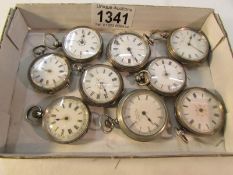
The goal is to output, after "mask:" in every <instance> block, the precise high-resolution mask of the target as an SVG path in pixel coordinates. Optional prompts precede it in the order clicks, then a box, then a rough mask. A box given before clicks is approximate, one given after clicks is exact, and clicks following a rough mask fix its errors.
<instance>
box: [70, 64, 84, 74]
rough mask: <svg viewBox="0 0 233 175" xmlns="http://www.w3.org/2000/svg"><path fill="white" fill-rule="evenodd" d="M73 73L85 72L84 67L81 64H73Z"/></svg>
mask: <svg viewBox="0 0 233 175" xmlns="http://www.w3.org/2000/svg"><path fill="white" fill-rule="evenodd" d="M72 71H75V72H83V71H84V67H83V65H81V64H78V63H74V64H72Z"/></svg>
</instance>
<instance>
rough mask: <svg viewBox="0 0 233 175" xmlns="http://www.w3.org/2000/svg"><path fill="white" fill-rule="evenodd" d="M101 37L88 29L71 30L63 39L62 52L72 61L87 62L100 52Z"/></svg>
mask: <svg viewBox="0 0 233 175" xmlns="http://www.w3.org/2000/svg"><path fill="white" fill-rule="evenodd" d="M102 45H103V43H102V37H101V35H100V34H99V33H98V32H97V31H95V30H93V29H91V28H88V27H77V28H75V29H73V30H71V31H70V32H69V33H68V34H67V35H66V36H65V39H64V42H63V50H64V52H65V53H66V54H67V55H68V56H69V58H71V59H72V60H73V61H77V62H82V61H89V60H91V59H92V58H94V57H97V56H99V55H100V54H101V52H102Z"/></svg>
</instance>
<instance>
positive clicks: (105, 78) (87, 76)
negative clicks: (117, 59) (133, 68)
mask: <svg viewBox="0 0 233 175" xmlns="http://www.w3.org/2000/svg"><path fill="white" fill-rule="evenodd" d="M122 90H123V80H122V77H121V75H120V74H119V73H118V72H117V71H116V70H114V69H113V68H112V67H110V66H107V65H100V64H99V65H95V66H91V67H89V68H87V70H86V71H85V72H84V73H83V75H82V78H81V94H82V95H83V96H84V98H85V99H86V100H87V101H88V102H90V103H91V104H94V105H106V104H109V103H112V102H114V101H115V100H116V99H117V98H118V97H119V96H120V94H121V92H122Z"/></svg>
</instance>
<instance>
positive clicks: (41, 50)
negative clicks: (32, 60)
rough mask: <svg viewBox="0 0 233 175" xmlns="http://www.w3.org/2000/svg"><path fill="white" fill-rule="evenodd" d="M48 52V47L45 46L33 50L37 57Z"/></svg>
mask: <svg viewBox="0 0 233 175" xmlns="http://www.w3.org/2000/svg"><path fill="white" fill-rule="evenodd" d="M46 50H47V47H46V46H45V45H39V46H36V47H34V48H33V50H32V52H33V54H34V56H35V57H38V56H41V55H44V53H45V51H46Z"/></svg>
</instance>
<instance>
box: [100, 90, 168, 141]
mask: <svg viewBox="0 0 233 175" xmlns="http://www.w3.org/2000/svg"><path fill="white" fill-rule="evenodd" d="M167 123H168V112H167V108H166V105H165V103H164V101H163V100H162V98H161V97H159V96H158V95H156V94H155V93H154V92H152V91H150V90H146V89H137V90H134V91H132V92H130V93H128V94H127V95H125V96H124V97H123V98H122V99H121V100H120V102H119V104H118V106H117V118H116V119H113V118H111V117H110V116H106V117H105V119H104V120H103V124H102V127H103V130H104V131H105V132H111V131H112V129H113V128H114V127H119V128H120V129H121V130H122V131H123V132H124V133H125V134H126V135H127V136H128V137H130V138H132V139H134V140H137V141H143V142H145V141H150V140H153V139H155V138H156V136H157V135H159V134H160V133H161V132H162V131H163V130H164V129H165V128H166V125H167Z"/></svg>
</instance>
